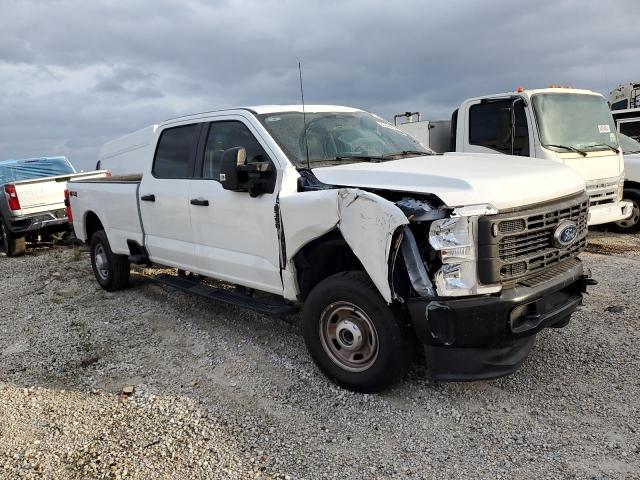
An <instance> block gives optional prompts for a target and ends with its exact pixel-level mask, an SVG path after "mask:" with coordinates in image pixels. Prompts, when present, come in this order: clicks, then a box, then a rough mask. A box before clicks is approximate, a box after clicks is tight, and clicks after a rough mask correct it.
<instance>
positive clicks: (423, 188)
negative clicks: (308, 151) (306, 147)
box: [313, 153, 585, 210]
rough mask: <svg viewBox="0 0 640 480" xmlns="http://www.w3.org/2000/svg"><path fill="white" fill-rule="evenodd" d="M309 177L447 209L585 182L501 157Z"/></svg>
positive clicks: (415, 162) (570, 190) (394, 164)
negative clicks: (430, 199)
mask: <svg viewBox="0 0 640 480" xmlns="http://www.w3.org/2000/svg"><path fill="white" fill-rule="evenodd" d="M313 173H314V175H315V176H316V177H317V178H318V179H319V180H320V181H321V182H324V183H328V184H331V185H340V186H349V187H361V188H370V189H381V190H395V191H402V192H414V193H429V194H433V195H436V196H438V197H439V198H440V199H441V200H442V201H443V202H444V203H445V204H446V205H448V206H450V207H461V206H465V205H477V204H481V203H489V204H491V205H493V206H494V207H496V208H497V209H499V210H503V209H508V208H515V207H523V206H526V205H532V204H535V203H541V202H545V201H549V200H552V199H554V198H560V197H564V196H568V195H573V194H576V193H579V192H581V191H583V190H584V189H585V183H584V180H583V179H582V178H581V177H580V176H579V175H578V174H577V173H575V172H574V171H573V170H571V169H570V168H569V167H566V166H564V165H562V164H560V163H558V162H554V161H551V160H541V159H535V158H529V157H516V156H511V155H502V154H495V155H492V154H485V153H445V154H444V155H428V156H423V157H412V158H402V159H399V160H390V161H388V162H381V163H370V162H359V163H352V164H348V165H337V166H330V167H319V168H314V169H313Z"/></svg>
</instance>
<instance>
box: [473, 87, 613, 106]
mask: <svg viewBox="0 0 640 480" xmlns="http://www.w3.org/2000/svg"><path fill="white" fill-rule="evenodd" d="M538 93H575V94H580V95H597V96H600V97H601V96H602V94H600V93H598V92H594V91H593V90H586V89H582V88H564V87H548V88H534V89H531V90H528V89H524V90H522V91H517V90H514V91H512V92H504V93H494V94H491V95H481V96H477V97H473V98H468V99H467V100H465V101H464V103H468V102H477V101H478V100H482V99H484V98H505V97H514V96H520V97H527V98H530V97H531V96H533V95H536V94H538Z"/></svg>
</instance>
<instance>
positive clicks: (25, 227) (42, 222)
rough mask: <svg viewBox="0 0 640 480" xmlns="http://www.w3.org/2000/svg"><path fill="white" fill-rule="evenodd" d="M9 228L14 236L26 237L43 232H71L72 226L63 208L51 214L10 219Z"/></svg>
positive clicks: (45, 213)
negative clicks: (26, 235)
mask: <svg viewBox="0 0 640 480" xmlns="http://www.w3.org/2000/svg"><path fill="white" fill-rule="evenodd" d="M7 227H8V228H9V231H10V232H11V233H13V234H14V235H25V234H29V233H37V232H41V231H52V232H60V231H64V230H69V228H70V225H69V222H68V221H67V213H66V210H65V209H64V208H63V209H58V210H54V211H51V212H44V213H37V214H34V215H23V216H20V217H14V218H9V222H8V223H7Z"/></svg>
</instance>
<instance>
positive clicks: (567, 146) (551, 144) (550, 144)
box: [542, 143, 587, 157]
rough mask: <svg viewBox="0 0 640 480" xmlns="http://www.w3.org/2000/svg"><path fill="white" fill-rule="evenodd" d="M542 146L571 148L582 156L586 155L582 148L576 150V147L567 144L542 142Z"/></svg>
mask: <svg viewBox="0 0 640 480" xmlns="http://www.w3.org/2000/svg"><path fill="white" fill-rule="evenodd" d="M542 146H543V147H556V148H564V149H565V150H571V151H572V152H576V153H579V154H580V155H582V156H583V157H586V156H587V152H583V151H582V150H578V149H577V148H576V147H571V146H569V145H554V144H553V143H547V144H546V145H545V144H543V145H542Z"/></svg>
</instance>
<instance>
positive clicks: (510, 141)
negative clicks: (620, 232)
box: [396, 87, 632, 225]
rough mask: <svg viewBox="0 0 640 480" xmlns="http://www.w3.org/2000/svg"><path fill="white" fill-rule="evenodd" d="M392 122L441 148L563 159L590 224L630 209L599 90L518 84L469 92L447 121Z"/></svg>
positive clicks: (608, 115) (625, 214) (621, 164)
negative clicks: (580, 185) (575, 178)
mask: <svg viewBox="0 0 640 480" xmlns="http://www.w3.org/2000/svg"><path fill="white" fill-rule="evenodd" d="M415 113H416V112H407V113H406V114H401V115H396V123H398V120H399V119H400V118H402V117H407V118H408V119H409V120H411V119H412V118H413V116H415ZM398 127H399V128H401V129H402V130H404V131H406V132H408V133H410V134H411V135H413V136H414V137H415V138H416V139H418V140H420V141H421V142H422V143H424V144H425V145H427V146H429V147H430V148H432V149H434V150H435V151H439V152H446V151H455V152H458V153H462V152H468V153H484V154H487V153H501V154H509V155H517V156H528V157H533V158H539V159H545V160H553V161H556V162H558V163H562V164H564V165H567V166H569V167H571V168H572V169H574V170H575V171H576V172H577V173H578V174H579V175H580V176H581V177H582V178H583V179H584V181H585V183H586V187H587V193H588V194H589V225H599V224H603V223H609V222H616V221H619V220H623V219H626V218H629V216H630V215H631V210H632V206H631V204H630V203H629V202H626V201H623V200H622V190H623V184H624V160H623V156H622V151H621V150H620V148H619V144H618V139H617V135H616V128H615V123H614V121H613V118H612V116H611V111H610V110H609V108H608V105H607V102H606V100H605V99H604V97H603V96H602V95H600V94H599V93H596V92H592V91H590V90H579V89H574V88H562V87H550V88H544V89H537V90H525V89H523V88H519V89H517V90H516V91H514V92H507V93H500V94H495V95H487V96H483V97H475V98H469V99H467V100H465V101H464V102H462V104H461V105H460V107H459V108H458V109H457V110H455V112H453V115H452V119H451V121H450V122H448V123H445V122H438V123H434V122H429V121H417V122H411V121H409V122H407V123H399V124H398ZM447 127H448V128H447ZM446 137H448V138H449V141H448V142H447V141H446ZM441 145H445V146H446V147H447V148H446V149H444V150H443V149H442V147H439V146H441ZM438 148H440V149H438ZM446 159H447V156H445V157H444V158H443V160H446ZM504 160H505V162H507V161H509V160H507V159H504Z"/></svg>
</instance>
